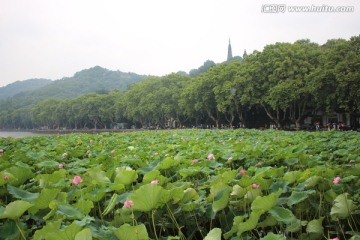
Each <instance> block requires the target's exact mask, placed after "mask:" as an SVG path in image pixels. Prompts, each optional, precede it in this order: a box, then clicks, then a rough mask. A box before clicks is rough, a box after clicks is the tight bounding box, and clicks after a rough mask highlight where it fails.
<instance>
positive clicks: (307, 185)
mask: <svg viewBox="0 0 360 240" xmlns="http://www.w3.org/2000/svg"><path fill="white" fill-rule="evenodd" d="M321 180H322V177H319V176H312V177H309V178H308V179H307V180H306V181H305V188H312V187H315V186H316V185H317V184H318V183H319V182H320V181H321Z"/></svg>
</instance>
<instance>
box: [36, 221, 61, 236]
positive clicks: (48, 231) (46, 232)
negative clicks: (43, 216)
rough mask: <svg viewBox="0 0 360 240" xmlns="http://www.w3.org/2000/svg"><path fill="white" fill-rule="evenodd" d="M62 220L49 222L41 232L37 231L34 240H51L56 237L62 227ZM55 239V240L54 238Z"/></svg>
mask: <svg viewBox="0 0 360 240" xmlns="http://www.w3.org/2000/svg"><path fill="white" fill-rule="evenodd" d="M61 222H62V220H61V219H60V220H57V221H53V222H50V221H49V222H47V223H46V225H45V226H44V227H42V228H41V229H40V230H37V231H36V232H35V234H34V236H33V240H43V239H49V240H50V238H52V237H56V236H54V234H55V232H58V230H59V228H60V226H61ZM53 239H54V238H53Z"/></svg>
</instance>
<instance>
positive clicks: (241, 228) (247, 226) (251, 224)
mask: <svg viewBox="0 0 360 240" xmlns="http://www.w3.org/2000/svg"><path fill="white" fill-rule="evenodd" d="M260 216H261V212H251V214H250V217H249V219H248V220H246V221H245V222H243V223H241V224H239V225H238V228H237V235H238V236H240V235H241V234H242V233H244V232H247V231H251V230H253V229H255V228H256V225H257V224H258V222H259V218H260Z"/></svg>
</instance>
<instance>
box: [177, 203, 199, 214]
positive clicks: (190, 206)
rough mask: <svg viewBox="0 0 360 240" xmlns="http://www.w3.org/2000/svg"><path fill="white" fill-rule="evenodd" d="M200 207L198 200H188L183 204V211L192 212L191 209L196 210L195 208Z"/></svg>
mask: <svg viewBox="0 0 360 240" xmlns="http://www.w3.org/2000/svg"><path fill="white" fill-rule="evenodd" d="M198 207H199V203H198V202H188V203H185V204H181V211H184V212H191V211H194V209H196V208H198Z"/></svg>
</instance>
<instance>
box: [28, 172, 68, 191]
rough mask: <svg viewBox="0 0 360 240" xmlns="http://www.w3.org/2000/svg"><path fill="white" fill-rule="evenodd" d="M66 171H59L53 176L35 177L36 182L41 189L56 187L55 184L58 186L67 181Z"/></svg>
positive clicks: (41, 175) (42, 175)
mask: <svg viewBox="0 0 360 240" xmlns="http://www.w3.org/2000/svg"><path fill="white" fill-rule="evenodd" d="M66 174H67V172H66V170H63V169H62V170H59V171H56V172H53V173H52V174H40V175H38V176H36V177H35V180H36V181H38V182H39V187H40V188H49V187H54V185H55V184H58V183H59V182H61V181H62V180H65V179H66Z"/></svg>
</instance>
